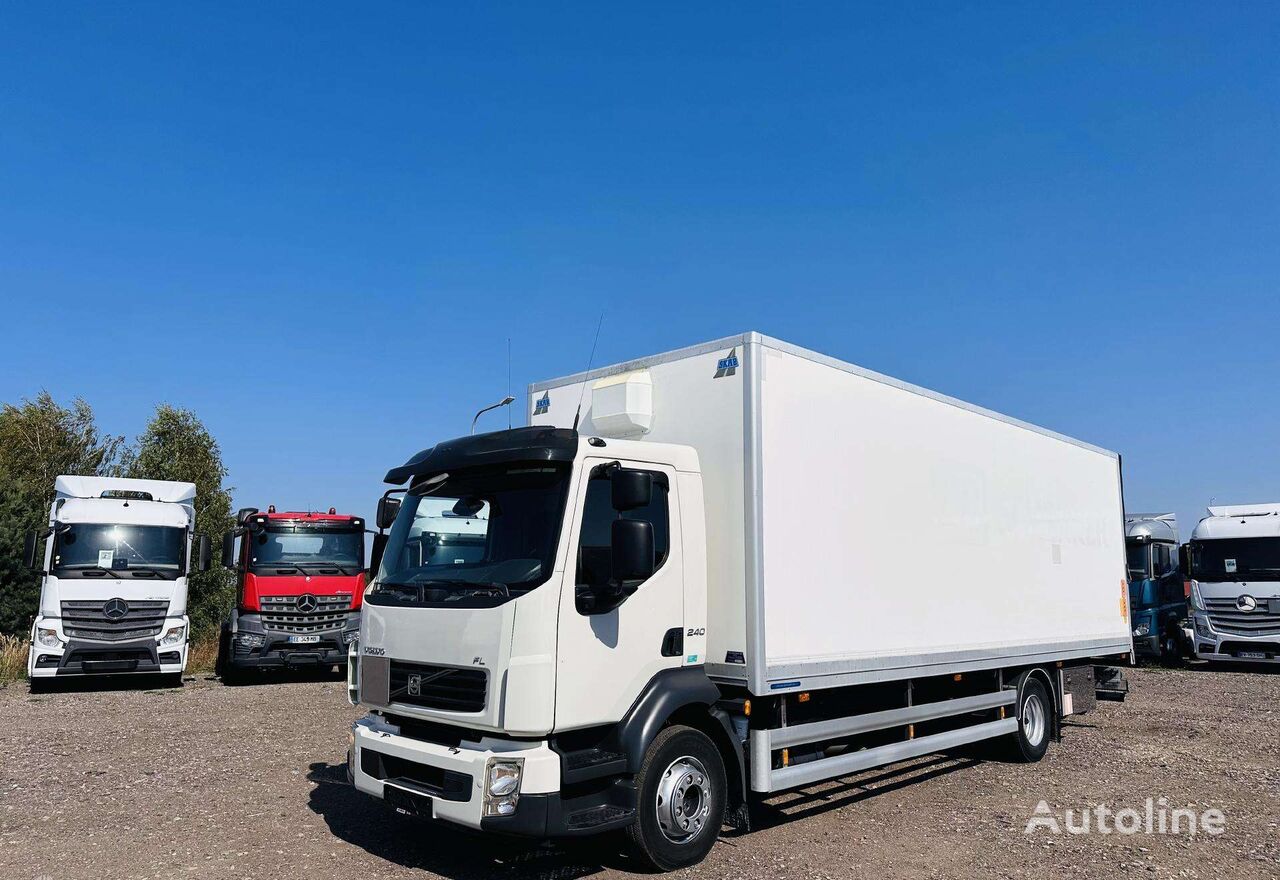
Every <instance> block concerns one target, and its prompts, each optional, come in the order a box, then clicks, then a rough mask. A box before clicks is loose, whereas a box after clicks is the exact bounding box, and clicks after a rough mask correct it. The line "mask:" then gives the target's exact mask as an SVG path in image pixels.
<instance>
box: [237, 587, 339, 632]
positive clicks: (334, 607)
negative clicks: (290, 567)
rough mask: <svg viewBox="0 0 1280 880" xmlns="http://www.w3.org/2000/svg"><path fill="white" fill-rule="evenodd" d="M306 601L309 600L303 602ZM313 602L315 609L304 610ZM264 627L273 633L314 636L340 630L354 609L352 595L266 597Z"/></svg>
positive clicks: (263, 605) (263, 617)
mask: <svg viewBox="0 0 1280 880" xmlns="http://www.w3.org/2000/svg"><path fill="white" fill-rule="evenodd" d="M303 600H306V601H303ZM312 602H314V610H304V608H307V607H308V606H310V605H311V603H312ZM259 607H260V608H261V609H262V628H263V629H265V630H268V631H270V632H282V633H315V632H323V631H325V630H330V629H340V628H341V627H342V624H343V622H344V621H345V620H346V619H347V612H348V611H350V610H351V597H350V596H312V595H311V594H309V593H308V594H305V595H303V596H264V597H262V599H261V600H260V601H259Z"/></svg>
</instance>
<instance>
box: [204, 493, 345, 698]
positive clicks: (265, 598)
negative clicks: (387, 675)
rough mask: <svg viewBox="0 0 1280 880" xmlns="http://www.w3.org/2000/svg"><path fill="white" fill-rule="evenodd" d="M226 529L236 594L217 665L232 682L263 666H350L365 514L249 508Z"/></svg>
mask: <svg viewBox="0 0 1280 880" xmlns="http://www.w3.org/2000/svg"><path fill="white" fill-rule="evenodd" d="M236 522H237V525H236V528H235V529H233V530H232V531H230V532H227V534H226V535H225V536H224V537H223V540H222V564H223V565H224V566H226V567H227V568H230V569H232V570H233V571H234V572H235V573H236V602H235V605H234V607H232V609H231V613H230V615H229V616H228V618H227V621H226V622H225V623H224V624H223V626H222V632H221V634H220V638H219V641H218V660H217V672H218V674H219V675H220V676H221V677H222V680H223V681H224V682H226V683H228V684H234V683H238V682H241V681H244V680H245V679H246V678H247V677H248V676H250V675H253V674H254V673H255V672H256V671H258V670H263V669H295V668H304V667H311V668H316V667H342V666H345V665H346V663H347V646H348V645H349V644H350V643H351V642H353V641H355V639H356V638H357V636H358V635H359V632H360V600H361V596H362V594H363V592H364V586H365V567H364V535H365V525H364V520H363V519H362V518H360V517H358V516H351V515H348V514H340V513H337V512H336V511H335V509H334V508H332V507H331V508H329V512H328V513H311V512H305V513H304V512H300V511H283V512H278V511H277V510H276V508H275V506H274V505H272V506H270V507H268V508H267V511H266V512H265V513H261V512H259V511H258V509H257V508H254V507H249V508H244V509H242V510H241V511H240V512H239V514H237V516H236Z"/></svg>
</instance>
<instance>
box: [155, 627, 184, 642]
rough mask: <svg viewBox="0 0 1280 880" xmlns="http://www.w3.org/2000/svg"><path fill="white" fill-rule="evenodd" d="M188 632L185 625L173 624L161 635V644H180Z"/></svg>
mask: <svg viewBox="0 0 1280 880" xmlns="http://www.w3.org/2000/svg"><path fill="white" fill-rule="evenodd" d="M186 633H187V627H186V626H185V625H183V626H171V627H169V630H168V632H166V633H165V634H164V635H163V636H161V637H160V644H161V645H176V644H178V642H180V641H182V637H183V636H184V635H186Z"/></svg>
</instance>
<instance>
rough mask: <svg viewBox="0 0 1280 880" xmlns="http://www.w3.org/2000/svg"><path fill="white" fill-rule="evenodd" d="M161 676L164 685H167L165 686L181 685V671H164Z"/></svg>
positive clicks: (177, 686)
mask: <svg viewBox="0 0 1280 880" xmlns="http://www.w3.org/2000/svg"><path fill="white" fill-rule="evenodd" d="M161 678H162V679H163V681H164V686H165V687H167V688H180V687H182V673H181V672H166V673H165V674H164V675H162V676H161Z"/></svg>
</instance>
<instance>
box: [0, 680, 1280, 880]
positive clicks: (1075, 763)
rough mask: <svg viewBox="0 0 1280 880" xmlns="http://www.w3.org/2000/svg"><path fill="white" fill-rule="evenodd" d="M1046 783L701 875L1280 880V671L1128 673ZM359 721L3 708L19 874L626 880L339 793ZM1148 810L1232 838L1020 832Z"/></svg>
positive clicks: (929, 802)
mask: <svg viewBox="0 0 1280 880" xmlns="http://www.w3.org/2000/svg"><path fill="white" fill-rule="evenodd" d="M1130 677H1131V680H1132V687H1133V692H1132V694H1131V695H1130V697H1129V700H1128V701H1127V702H1126V703H1124V704H1115V703H1104V704H1101V705H1100V706H1099V709H1098V711H1097V712H1096V713H1093V714H1091V715H1088V716H1083V717H1081V718H1080V719H1078V720H1077V721H1076V722H1074V723H1072V724H1071V725H1070V726H1069V727H1068V728H1067V730H1066V731H1065V735H1064V741H1063V742H1062V743H1061V744H1058V745H1055V746H1053V747H1052V748H1051V749H1050V751H1049V754H1048V756H1047V757H1046V758H1045V759H1044V761H1042V762H1041V763H1040V764H1035V765H1014V764H1005V763H998V762H984V761H980V760H977V759H974V758H941V757H934V758H926V759H922V760H919V761H916V762H913V763H911V764H909V765H906V766H902V767H899V768H895V769H893V770H890V771H887V772H886V771H885V770H880V771H872V772H869V773H865V774H862V775H860V776H856V777H850V778H848V779H845V780H841V781H839V782H837V783H831V784H827V785H824V786H818V787H814V788H810V789H806V790H804V791H802V792H799V793H794V794H789V795H785V796H781V797H778V798H775V799H773V800H771V801H769V802H768V803H767V804H765V805H764V806H763V807H762V809H761V810H760V811H759V815H758V816H757V817H756V827H755V830H753V831H752V832H751V833H749V834H742V833H737V832H726V834H725V836H724V837H723V838H722V839H721V841H720V842H719V843H718V844H717V845H716V847H715V849H713V850H712V852H711V855H710V856H709V857H708V859H707V861H706V862H704V863H703V864H702V865H700V866H698V867H697V868H694V869H692V870H690V871H689V872H687V873H688V874H690V875H694V876H706V877H727V878H743V877H764V876H774V877H849V876H869V877H876V878H917V877H947V878H963V877H982V878H990V877H1024V876H1036V877H1046V876H1051V877H1117V876H1128V877H1190V878H1200V877H1203V878H1218V877H1232V878H1246V877H1265V878H1276V877H1280V827H1277V823H1280V769H1278V768H1280V733H1278V732H1277V730H1278V725H1277V721H1278V719H1277V708H1276V707H1277V705H1280V675H1277V674H1274V673H1270V674H1269V673H1267V672H1265V671H1260V672H1209V671H1206V670H1204V669H1200V668H1191V669H1187V670H1178V671H1164V670H1138V671H1131V672H1130ZM356 715H357V711H356V710H354V709H352V708H351V707H350V706H348V705H347V704H346V701H345V699H344V694H343V685H342V683H341V682H340V681H335V680H309V681H289V682H272V683H269V684H262V685H256V686H250V687H239V688H230V687H223V686H222V685H220V684H219V683H218V682H216V681H214V680H211V679H207V678H204V677H201V678H198V679H191V680H188V682H187V683H186V685H185V687H183V688H182V689H180V690H171V691H164V690H143V689H139V688H137V687H136V686H131V687H123V686H122V687H113V688H110V689H107V690H99V689H94V690H81V691H76V692H60V693H54V694H49V695H42V696H36V697H33V696H29V695H28V694H27V691H26V688H25V686H22V685H15V686H12V687H9V688H5V689H0V878H5V880H14V878H37V877H41V878H42V877H48V878H55V877H56V878H60V880H61V878H68V880H78V878H85V880H88V878H125V877H129V878H135V877H136V878H144V877H148V878H149V877H164V878H177V877H200V878H205V877H218V878H222V877H226V878H232V877H252V878H257V877H273V878H280V877H298V878H309V877H353V876H361V875H363V876H375V877H379V878H382V877H409V876H415V877H421V876H431V875H438V876H442V877H448V878H456V880H464V878H482V877H513V878H516V877H519V878H524V877H530V878H533V877H537V878H577V877H586V876H591V875H597V874H599V875H613V874H621V873H627V872H629V871H630V870H632V869H633V865H632V864H631V863H630V862H629V861H628V859H627V858H626V856H625V855H620V854H619V853H618V852H617V851H616V847H615V846H614V844H616V841H612V840H605V841H593V842H588V843H578V844H572V845H567V846H561V845H553V844H543V845H536V844H529V843H524V842H519V841H506V840H494V839H481V838H479V837H476V836H473V835H470V834H467V833H463V832H459V831H455V830H452V829H449V828H447V827H443V826H431V825H429V824H427V823H424V822H421V821H418V820H414V819H410V818H407V817H402V816H399V815H397V814H396V813H394V812H392V811H391V810H389V809H387V808H386V807H385V806H384V805H383V804H382V803H381V802H379V801H375V800H373V799H370V798H366V797H364V796H363V795H360V794H357V793H356V792H355V791H354V790H353V789H351V788H349V787H348V786H347V785H346V784H345V781H344V775H343V772H344V771H343V760H344V751H345V743H346V726H347V724H348V723H349V722H350V721H351V720H352V719H354V718H355V717H356ZM1148 797H1154V798H1160V797H1164V798H1166V799H1167V801H1168V803H1169V804H1170V806H1171V807H1181V806H1187V805H1190V806H1192V807H1194V808H1195V809H1196V810H1197V811H1201V810H1205V809H1208V808H1210V807H1214V808H1217V809H1220V810H1222V811H1223V813H1224V814H1225V815H1226V831H1225V832H1224V833H1222V834H1221V835H1218V836H1210V835H1207V834H1204V833H1201V834H1198V835H1196V836H1189V835H1185V834H1184V835H1181V836H1173V835H1145V834H1135V835H1131V836H1126V835H1120V834H1116V833H1112V834H1109V835H1099V834H1096V833H1093V834H1088V835H1070V834H1066V833H1063V834H1061V835H1059V836H1055V835H1053V834H1052V833H1050V832H1048V831H1043V830H1042V831H1038V832H1037V833H1034V834H1032V835H1027V834H1025V833H1024V829H1025V827H1026V824H1027V821H1028V819H1029V818H1031V817H1032V815H1033V812H1034V810H1035V809H1036V805H1037V804H1038V803H1039V802H1040V801H1041V800H1044V801H1046V802H1047V804H1048V806H1049V807H1050V809H1051V810H1052V811H1053V812H1054V814H1055V815H1057V816H1059V817H1060V820H1061V817H1062V814H1063V811H1064V810H1067V809H1076V810H1080V809H1081V808H1084V807H1087V806H1090V805H1093V804H1096V803H1103V804H1107V805H1108V806H1110V807H1111V808H1112V809H1122V808H1126V807H1132V808H1136V809H1139V810H1142V809H1143V808H1144V804H1145V800H1146V798H1148Z"/></svg>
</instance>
